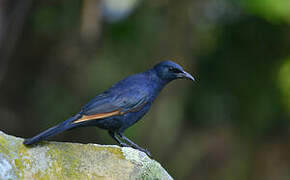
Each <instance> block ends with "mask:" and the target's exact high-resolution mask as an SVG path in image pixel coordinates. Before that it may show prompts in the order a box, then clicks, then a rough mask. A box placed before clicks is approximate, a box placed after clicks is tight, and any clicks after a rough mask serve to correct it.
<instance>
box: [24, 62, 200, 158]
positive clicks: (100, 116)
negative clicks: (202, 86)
mask: <svg viewBox="0 0 290 180" xmlns="http://www.w3.org/2000/svg"><path fill="white" fill-rule="evenodd" d="M175 79H189V80H191V81H195V79H194V77H193V76H192V75H191V74H190V73H188V72H186V71H185V70H184V69H183V68H182V67H181V66H180V65H179V64H177V63H175V62H173V61H171V60H166V61H162V62H159V63H157V64H156V65H155V66H153V67H152V68H151V69H149V70H147V71H145V72H142V73H138V74H134V75H130V76H128V77H126V78H125V79H123V80H121V81H119V82H117V83H116V84H114V85H112V86H111V87H110V88H109V89H107V90H106V91H104V92H102V93H100V94H98V95H97V96H95V97H94V98H93V99H92V100H90V101H89V102H88V103H87V104H86V105H84V106H83V107H82V108H81V110H80V111H79V112H78V113H76V114H75V115H73V116H72V117H70V118H68V119H67V120H65V121H63V122H61V123H59V124H58V125H56V126H53V127H51V128H49V129H47V130H45V131H43V132H41V133H39V134H38V135H36V136H34V137H32V138H28V139H25V140H24V142H23V144H24V145H26V146H29V145H32V144H35V143H38V142H40V141H42V140H45V139H47V138H49V137H51V136H53V135H56V134H58V133H61V132H63V131H66V130H71V129H74V128H79V127H86V126H96V127H98V128H101V129H105V130H107V131H108V133H109V135H110V136H111V137H112V138H113V139H114V140H115V141H116V142H117V143H118V144H119V145H120V146H121V147H132V148H134V149H137V150H140V151H142V152H144V153H146V154H147V155H148V156H149V157H152V156H151V154H150V152H149V151H148V150H147V149H144V148H142V147H140V146H139V145H137V144H135V143H134V142H133V141H132V140H130V139H129V138H127V137H126V136H125V135H124V131H125V130H126V129H127V128H129V127H130V126H132V125H133V124H135V123H136V122H138V121H139V120H140V119H141V118H142V117H143V116H144V115H145V114H146V113H147V112H148V111H149V109H150V107H151V105H152V103H153V101H154V100H155V99H156V97H157V96H158V94H159V93H160V91H161V90H162V89H163V88H164V87H165V85H167V84H168V83H169V82H171V81H173V80H175Z"/></svg>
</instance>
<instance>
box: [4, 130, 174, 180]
mask: <svg viewBox="0 0 290 180" xmlns="http://www.w3.org/2000/svg"><path fill="white" fill-rule="evenodd" d="M22 142H23V139H22V138H17V137H14V136H9V135H6V134H5V133H3V132H1V131H0V179H1V180H5V179H13V180H14V179H29V180H31V179H110V180H111V179H172V177H171V176H170V175H169V174H168V173H167V172H166V170H165V169H163V168H162V166H161V165H160V164H159V163H158V162H156V161H155V160H152V159H150V158H149V157H148V156H147V155H146V154H145V153H143V152H140V151H138V150H135V149H132V148H128V147H123V148H121V147H119V146H114V145H97V144H77V143H62V142H42V143H39V144H38V145H34V146H31V147H26V146H24V145H23V144H22Z"/></svg>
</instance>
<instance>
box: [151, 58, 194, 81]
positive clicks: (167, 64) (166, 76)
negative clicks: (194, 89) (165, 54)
mask: <svg viewBox="0 0 290 180" xmlns="http://www.w3.org/2000/svg"><path fill="white" fill-rule="evenodd" d="M153 69H154V70H155V71H156V72H157V75H158V77H159V78H160V79H162V80H164V81H167V82H169V81H172V80H174V79H189V80H192V81H195V79H194V77H193V76H192V75H190V74H189V73H188V72H186V71H184V70H183V68H182V67H181V66H180V65H178V64H176V63H175V62H173V61H163V62H160V63H158V64H156V65H155V66H154V68H153Z"/></svg>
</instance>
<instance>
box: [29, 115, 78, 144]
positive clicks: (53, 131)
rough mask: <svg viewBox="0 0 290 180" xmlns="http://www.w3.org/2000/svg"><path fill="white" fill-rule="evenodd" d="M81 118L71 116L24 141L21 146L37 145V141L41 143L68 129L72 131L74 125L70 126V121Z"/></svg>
mask: <svg viewBox="0 0 290 180" xmlns="http://www.w3.org/2000/svg"><path fill="white" fill-rule="evenodd" d="M80 117H81V115H79V114H77V115H76V116H73V117H71V118H69V119H67V120H66V121H64V122H62V123H60V124H58V125H56V126H53V127H51V128H49V129H47V130H45V131H43V132H41V133H39V134H38V135H36V136H34V137H32V138H28V139H26V140H25V141H24V142H23V144H25V145H31V144H34V143H37V142H39V141H42V140H44V139H47V138H48V137H51V136H53V135H56V134H58V133H61V132H63V131H65V130H69V129H72V128H74V127H75V125H74V124H71V122H72V121H75V120H77V119H79V118H80Z"/></svg>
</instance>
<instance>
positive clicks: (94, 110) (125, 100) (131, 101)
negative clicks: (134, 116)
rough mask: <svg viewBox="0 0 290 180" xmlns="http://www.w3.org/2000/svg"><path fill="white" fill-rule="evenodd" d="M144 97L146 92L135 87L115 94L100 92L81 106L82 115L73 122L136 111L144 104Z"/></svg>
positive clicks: (145, 100)
mask: <svg viewBox="0 0 290 180" xmlns="http://www.w3.org/2000/svg"><path fill="white" fill-rule="evenodd" d="M146 97H147V94H146V93H145V92H144V91H143V90H136V89H131V90H130V89H128V90H125V91H123V92H121V93H120V92H119V93H117V94H115V93H103V94H100V95H99V96H96V97H95V98H94V99H92V100H91V101H90V102H89V103H88V104H87V105H85V106H84V107H83V108H82V111H81V114H83V116H82V117H81V118H80V119H78V120H76V121H74V122H73V123H79V122H84V121H89V120H93V119H102V118H106V117H111V116H117V115H122V114H125V113H128V112H135V111H138V110H140V109H141V108H142V107H143V106H144V105H145V104H146V102H147V98H146Z"/></svg>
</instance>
